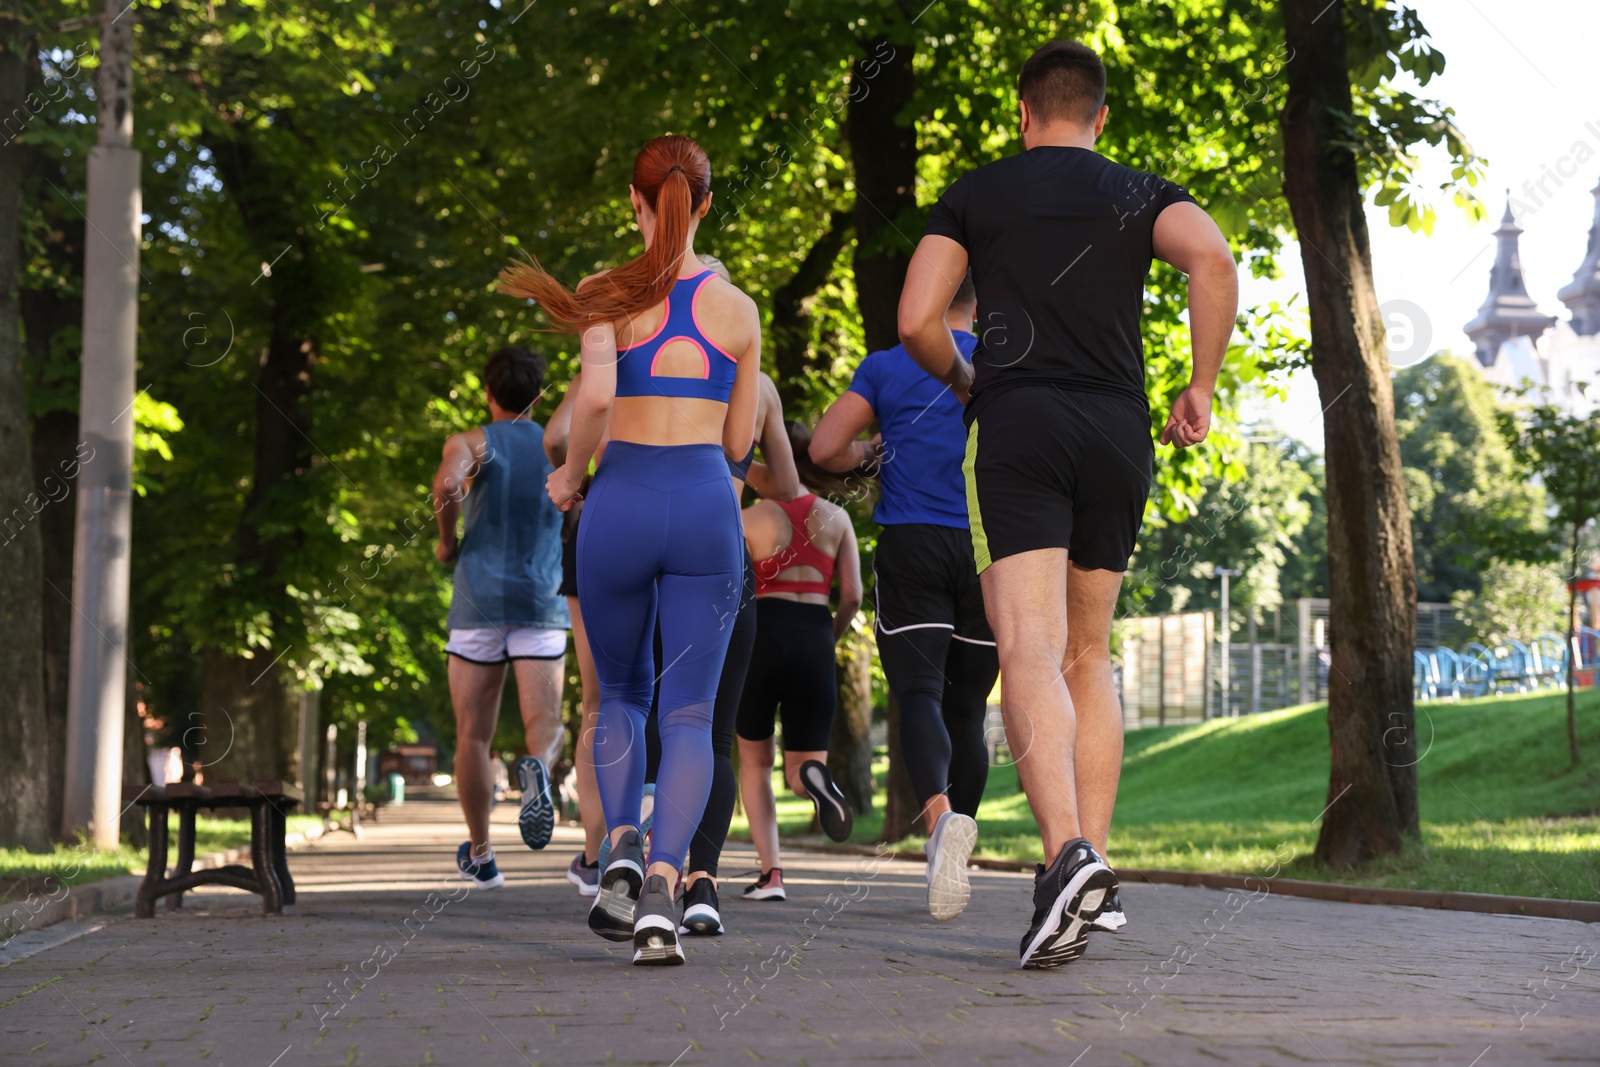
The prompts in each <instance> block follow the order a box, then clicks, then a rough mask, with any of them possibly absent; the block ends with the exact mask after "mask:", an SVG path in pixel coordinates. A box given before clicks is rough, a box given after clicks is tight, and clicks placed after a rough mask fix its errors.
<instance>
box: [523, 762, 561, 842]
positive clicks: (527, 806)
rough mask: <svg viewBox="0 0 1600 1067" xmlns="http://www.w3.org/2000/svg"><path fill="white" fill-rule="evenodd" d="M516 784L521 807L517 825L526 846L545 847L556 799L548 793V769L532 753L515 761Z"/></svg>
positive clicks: (550, 831)
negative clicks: (520, 796) (519, 793)
mask: <svg viewBox="0 0 1600 1067" xmlns="http://www.w3.org/2000/svg"><path fill="white" fill-rule="evenodd" d="M517 788H518V789H520V790H522V808H521V810H519V811H518V812H517V829H518V830H520V831H521V832H522V843H523V844H525V845H527V846H528V847H529V848H544V846H546V845H548V844H549V843H550V835H551V834H552V833H554V832H555V828H556V803H555V800H554V798H552V797H551V796H550V772H549V771H548V770H546V769H545V765H544V762H543V761H542V760H540V759H538V758H537V757H535V756H523V757H522V758H521V759H519V760H518V761H517Z"/></svg>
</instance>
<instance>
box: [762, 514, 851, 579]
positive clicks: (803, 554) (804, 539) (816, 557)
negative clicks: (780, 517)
mask: <svg viewBox="0 0 1600 1067" xmlns="http://www.w3.org/2000/svg"><path fill="white" fill-rule="evenodd" d="M816 502H817V498H816V496H815V494H812V493H807V494H806V495H805V496H803V497H800V498H799V499H797V500H791V501H789V502H788V503H787V504H785V503H782V502H780V501H776V500H775V501H773V503H775V504H777V505H778V506H779V507H780V508H782V509H783V512H784V514H785V515H788V516H789V525H790V526H791V527H793V528H794V534H793V535H792V536H791V537H790V539H789V544H788V547H786V548H784V549H783V551H781V552H779V553H778V554H777V555H775V556H773V557H771V558H770V559H764V560H762V561H761V562H760V563H757V564H756V596H758V597H759V596H765V595H766V594H768V593H818V594H820V595H822V596H827V595H828V592H829V590H831V589H832V588H833V558H832V557H831V556H825V555H823V554H822V553H821V552H820V551H818V550H817V546H816V545H813V544H812V543H811V538H810V537H808V536H807V535H806V516H808V515H810V514H811V505H812V504H815V503H816ZM801 566H804V567H815V568H816V569H817V570H819V571H821V572H822V577H821V578H820V579H816V580H810V579H805V578H784V579H781V580H780V579H779V578H778V575H779V574H781V573H783V572H784V571H786V570H788V569H789V568H790V567H801Z"/></svg>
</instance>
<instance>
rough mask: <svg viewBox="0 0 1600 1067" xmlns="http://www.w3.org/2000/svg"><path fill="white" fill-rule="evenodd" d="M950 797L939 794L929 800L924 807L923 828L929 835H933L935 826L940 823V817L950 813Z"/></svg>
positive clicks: (945, 794) (946, 794)
mask: <svg viewBox="0 0 1600 1067" xmlns="http://www.w3.org/2000/svg"><path fill="white" fill-rule="evenodd" d="M950 810H951V808H950V795H949V794H948V793H938V794H935V795H934V796H931V797H929V798H928V802H927V803H926V804H924V805H922V828H923V830H924V831H925V832H927V833H930V834H931V833H933V824H934V823H936V822H938V821H939V816H941V815H943V814H944V813H945V812H947V811H950Z"/></svg>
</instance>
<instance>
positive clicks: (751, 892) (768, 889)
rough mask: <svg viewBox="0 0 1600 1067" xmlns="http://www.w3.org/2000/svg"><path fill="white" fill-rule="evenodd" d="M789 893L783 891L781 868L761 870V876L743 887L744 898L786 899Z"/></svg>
mask: <svg viewBox="0 0 1600 1067" xmlns="http://www.w3.org/2000/svg"><path fill="white" fill-rule="evenodd" d="M788 897H789V894H787V893H785V892H784V891H783V868H782V867H774V868H772V869H771V870H767V871H762V872H761V877H760V878H758V879H756V880H755V881H754V882H751V883H750V884H749V885H747V886H745V887H744V899H746V900H787V899H788Z"/></svg>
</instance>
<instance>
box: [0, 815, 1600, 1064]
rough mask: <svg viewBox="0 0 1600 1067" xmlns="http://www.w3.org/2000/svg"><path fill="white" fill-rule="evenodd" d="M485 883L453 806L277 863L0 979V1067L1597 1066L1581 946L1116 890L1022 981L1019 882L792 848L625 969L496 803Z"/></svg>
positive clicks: (552, 861)
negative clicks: (259, 877)
mask: <svg viewBox="0 0 1600 1067" xmlns="http://www.w3.org/2000/svg"><path fill="white" fill-rule="evenodd" d="M496 814H497V825H496V831H495V833H496V840H497V841H499V842H500V853H499V855H500V857H501V865H502V869H503V870H504V871H505V873H506V877H507V879H508V884H507V887H506V888H505V889H502V890H499V891H496V892H492V893H483V894H472V895H468V896H466V897H465V899H456V898H458V897H461V895H462V888H461V887H462V885H463V884H462V883H460V882H457V881H455V880H454V879H453V878H451V877H447V876H448V875H450V873H451V872H450V864H451V857H452V854H453V852H454V847H455V845H456V843H457V842H458V841H460V840H461V838H462V837H463V832H462V830H461V829H460V828H459V824H458V822H457V816H456V812H455V810H454V808H453V806H452V805H447V804H443V803H438V802H433V803H408V804H407V805H405V806H404V807H403V808H401V809H394V810H392V811H391V813H390V814H389V815H388V816H386V818H385V819H384V821H383V822H382V823H379V824H376V825H369V826H368V828H367V832H366V834H365V836H364V837H363V838H362V839H361V840H360V841H356V840H355V839H354V838H352V837H351V836H350V835H349V834H336V835H333V836H332V837H330V838H328V839H326V840H324V841H320V842H317V843H316V845H315V846H314V847H313V848H308V849H305V850H303V851H301V852H299V853H297V854H296V855H295V856H294V857H293V861H292V866H293V869H294V871H295V876H296V879H297V881H298V883H299V886H300V903H299V905H298V908H297V909H296V912H297V913H296V914H294V915H285V916H283V917H281V918H263V917H262V916H261V914H260V912H259V909H258V907H257V906H256V905H255V903H254V898H252V897H246V896H244V895H243V894H238V893H234V892H232V891H229V890H217V891H215V892H208V893H202V894H200V895H199V896H196V897H192V898H191V902H190V905H189V906H188V907H187V908H186V909H185V913H184V914H179V915H167V914H166V913H165V912H162V913H161V914H160V915H159V917H158V918H156V919H155V920H153V921H145V922H140V921H137V920H134V919H132V918H131V917H129V918H117V919H113V920H112V921H110V922H108V923H106V925H105V926H104V928H102V929H99V930H95V931H93V932H90V933H88V934H85V935H84V936H82V937H79V938H77V939H76V940H73V941H71V942H69V943H66V944H61V945H58V946H57V947H55V948H52V949H49V950H47V951H45V952H42V953H40V954H38V955H35V956H33V957H31V958H29V959H25V960H22V961H20V962H17V963H14V964H12V965H11V966H9V967H5V968H3V969H0V1064H4V1065H6V1067H10V1065H12V1064H28V1065H33V1064H37V1065H39V1067H44V1065H47V1064H87V1063H95V1062H100V1063H113V1064H123V1063H125V1064H127V1065H128V1067H147V1065H148V1067H157V1065H159V1064H172V1065H178V1064H197V1063H201V1062H202V1061H204V1062H205V1063H207V1064H212V1063H215V1064H228V1065H234V1064H237V1065H242V1067H300V1065H305V1064H317V1065H321V1064H330V1065H332V1064H347V1065H348V1064H380V1065H384V1067H390V1065H393V1067H402V1065H410V1064H497V1065H515V1064H520V1063H527V1064H530V1065H532V1064H541V1065H542V1064H552V1065H567V1064H584V1063H617V1064H659V1065H662V1067H666V1065H676V1067H691V1065H695V1064H713V1063H714V1064H760V1063H797V1064H833V1063H839V1064H860V1063H904V1064H922V1063H927V1064H933V1065H937V1067H944V1065H953V1064H1003V1063H1007V1064H1008V1063H1027V1064H1032V1063H1052V1064H1057V1065H1059V1067H1102V1065H1112V1064H1116V1065H1119V1067H1126V1065H1128V1064H1155V1065H1162V1067H1166V1065H1182V1064H1207V1065H1215V1064H1224V1063H1225V1064H1240V1065H1248V1064H1320V1063H1328V1064H1340V1065H1342V1064H1347V1063H1356V1064H1424V1063H1426V1064H1445V1065H1451V1067H1496V1065H1505V1064H1530V1063H1569V1064H1570V1063H1587V1064H1594V1063H1600V928H1597V927H1595V926H1591V925H1587V924H1583V923H1574V922H1565V921H1560V920H1546V919H1515V918H1505V917H1496V916H1484V915H1470V914H1460V913H1446V912H1432V911H1423V910H1415V909H1406V908H1384V907H1372V906H1362V905H1348V904H1333V903H1324V902H1317V901H1309V900H1298V899H1289V898H1280V897H1270V896H1269V897H1263V898H1260V899H1249V898H1248V897H1246V896H1243V895H1232V896H1230V894H1228V893H1225V892H1221V891H1216V890H1206V889H1190V888H1181V887H1171V886H1162V887H1157V886H1149V885H1142V886H1141V885H1134V886H1131V887H1128V888H1125V889H1124V891H1123V898H1124V901H1125V904H1126V906H1127V909H1128V913H1129V915H1130V917H1131V921H1130V924H1129V926H1128V928H1127V929H1126V930H1124V931H1123V932H1122V933H1121V934H1118V935H1115V936H1113V935H1105V936H1099V937H1094V938H1091V941H1090V949H1089V954H1088V955H1087V956H1085V957H1084V958H1083V959H1082V960H1080V961H1079V962H1077V963H1075V964H1073V965H1070V966H1069V967H1067V968H1065V969H1062V970H1059V971H1047V972H1036V971H1027V972H1024V971H1020V970H1018V969H1017V955H1016V953H1017V941H1018V939H1019V938H1020V937H1021V934H1022V930H1023V927H1024V925H1025V923H1026V920H1027V915H1028V906H1027V900H1028V894H1029V891H1030V885H1031V883H1030V880H1029V879H1028V878H1027V877H1025V876H1023V875H1014V874H1002V873H992V872H976V873H974V875H973V880H974V883H975V893H974V898H973V904H972V906H971V907H970V908H969V909H968V910H967V912H966V913H965V914H964V915H963V916H962V917H961V918H959V919H957V920H956V921H955V922H953V923H950V924H948V925H939V924H937V923H934V922H933V921H932V920H931V919H929V918H928V916H927V915H926V913H925V912H924V911H923V910H922V908H921V904H920V899H921V896H920V894H921V887H922V868H921V867H920V866H918V865H912V864H905V863H897V862H891V861H875V860H873V859H872V858H870V857H868V858H857V857H840V858H834V857H831V856H818V855H802V854H798V853H796V854H792V855H790V856H789V857H788V860H787V862H786V865H785V867H786V877H785V881H786V883H787V884H788V886H789V892H790V894H791V896H790V899H789V901H788V902H787V903H781V904H774V903H760V904H757V903H751V902H747V901H744V900H742V899H739V898H738V896H737V890H738V888H740V887H742V885H743V884H744V882H745V879H744V878H742V877H735V875H736V874H742V873H743V872H744V871H746V870H748V869H749V868H751V867H753V866H754V855H753V853H751V852H750V851H749V850H748V849H746V848H735V849H733V850H732V851H731V853H730V854H729V855H728V856H727V857H726V862H725V870H726V873H727V876H728V877H727V883H728V887H729V889H730V890H731V892H730V893H729V894H728V897H730V898H731V899H728V900H725V902H724V904H725V907H724V915H725V917H726V920H727V921H728V924H729V927H730V930H731V932H730V934H729V935H728V936H726V937H723V938H720V939H708V940H697V941H692V942H691V944H690V948H689V963H688V965H687V966H685V967H679V968H671V969H665V968H663V969H641V968H634V967H632V966H630V965H629V962H628V961H629V958H630V957H629V949H628V947H626V946H620V945H614V944H612V943H610V942H606V941H602V940H600V939H598V938H596V937H595V936H594V935H593V934H591V933H590V932H589V931H588V929H587V927H586V926H585V925H584V906H583V903H580V901H579V899H578V897H577V895H576V893H575V891H574V890H573V889H572V887H571V886H569V885H568V884H567V883H566V881H565V880H564V878H563V871H564V868H565V865H566V863H567V862H568V861H569V860H570V858H571V855H572V853H573V851H574V850H575V848H576V847H577V846H576V843H577V841H578V837H577V834H576V832H575V831H573V830H567V829H562V830H558V831H557V834H558V836H557V840H556V842H555V843H554V844H553V845H552V846H551V848H550V849H549V850H547V851H546V852H544V853H531V852H529V851H527V850H526V849H524V848H523V847H522V846H521V844H520V842H519V841H518V840H517V838H516V831H515V827H514V826H513V825H512V823H511V816H512V815H513V812H511V811H510V810H508V808H507V807H505V806H502V807H501V808H500V809H499V810H498V811H497V813H496Z"/></svg>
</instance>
